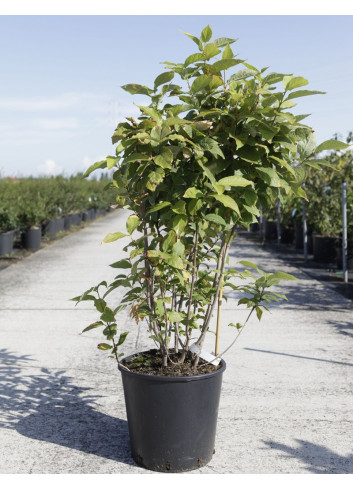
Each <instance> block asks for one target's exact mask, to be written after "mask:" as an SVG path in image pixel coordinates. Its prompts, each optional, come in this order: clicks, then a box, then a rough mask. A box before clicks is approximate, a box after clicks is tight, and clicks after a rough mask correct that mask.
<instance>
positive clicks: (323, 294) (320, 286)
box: [225, 238, 352, 311]
mask: <svg viewBox="0 0 353 489" xmlns="http://www.w3.org/2000/svg"><path fill="white" fill-rule="evenodd" d="M230 255H231V256H232V257H233V258H236V260H237V261H241V260H247V261H250V262H251V261H257V262H259V259H260V260H261V256H262V255H263V264H261V263H260V264H259V267H260V268H262V269H263V270H264V271H265V272H267V273H272V272H275V271H277V270H281V269H282V268H285V267H286V264H287V263H286V259H285V258H284V257H283V256H281V257H275V256H273V255H272V256H271V255H270V258H271V260H272V258H273V259H274V262H272V261H271V262H269V260H268V258H269V257H268V252H264V251H263V250H262V249H261V248H260V247H259V246H258V245H257V244H253V243H252V242H251V241H249V240H246V239H244V238H240V239H239V240H238V242H237V243H236V244H234V245H233V246H232V248H231V249H230ZM277 262H278V263H277ZM272 267H275V269H272ZM236 268H237V269H239V270H242V269H244V267H243V266H242V265H239V266H238V267H237V266H236ZM296 272H297V273H296ZM292 274H293V275H294V276H296V277H297V278H299V279H300V283H298V282H288V281H287V282H285V284H283V283H280V284H279V285H278V286H276V287H274V288H273V290H275V291H278V292H281V293H284V294H285V295H286V296H287V298H288V302H287V301H282V300H281V301H280V302H278V303H276V302H272V303H271V308H276V307H281V309H296V310H298V309H302V310H310V311H313V310H314V311H315V310H320V311H322V310H329V311H342V310H347V307H349V308H351V307H352V304H351V303H347V300H346V298H344V297H342V296H341V295H340V294H339V293H335V291H333V289H332V288H330V287H328V286H326V284H325V283H322V282H320V281H318V280H313V277H311V276H309V275H307V274H306V273H304V272H303V271H301V270H299V269H298V271H296V270H295V271H294V272H292ZM244 283H245V282H244ZM349 285H351V284H349ZM225 295H226V296H227V297H228V298H229V299H235V300H239V299H240V298H241V297H243V296H244V295H240V294H239V293H237V292H227V293H226V294H225Z"/></svg>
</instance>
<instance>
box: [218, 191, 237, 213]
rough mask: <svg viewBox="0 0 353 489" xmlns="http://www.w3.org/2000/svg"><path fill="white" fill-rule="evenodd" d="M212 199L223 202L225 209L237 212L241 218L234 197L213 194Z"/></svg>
mask: <svg viewBox="0 0 353 489" xmlns="http://www.w3.org/2000/svg"><path fill="white" fill-rule="evenodd" d="M212 197H213V198H214V199H216V200H218V201H219V202H221V204H223V205H224V206H225V207H228V208H229V209H232V210H233V211H235V212H236V213H237V214H238V215H239V216H240V211H239V207H238V204H237V203H236V202H235V200H234V199H232V197H230V196H229V195H215V194H213V195H212Z"/></svg>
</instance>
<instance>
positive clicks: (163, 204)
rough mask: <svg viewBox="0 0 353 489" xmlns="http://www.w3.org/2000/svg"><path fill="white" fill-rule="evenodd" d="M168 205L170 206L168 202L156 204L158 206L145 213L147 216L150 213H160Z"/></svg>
mask: <svg viewBox="0 0 353 489" xmlns="http://www.w3.org/2000/svg"><path fill="white" fill-rule="evenodd" d="M169 205H171V203H170V202H158V204H156V205H154V206H153V207H151V209H150V210H149V211H148V212H147V214H151V212H157V211H160V210H161V209H164V207H168V206H169Z"/></svg>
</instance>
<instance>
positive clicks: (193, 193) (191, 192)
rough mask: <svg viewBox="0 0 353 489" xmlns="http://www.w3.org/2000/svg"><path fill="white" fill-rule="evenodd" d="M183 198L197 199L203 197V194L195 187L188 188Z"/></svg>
mask: <svg viewBox="0 0 353 489" xmlns="http://www.w3.org/2000/svg"><path fill="white" fill-rule="evenodd" d="M183 197H184V198H186V199H197V198H201V197H203V193H202V192H201V191H200V190H198V189H197V188H195V187H189V188H188V189H187V190H186V191H185V193H184V195H183Z"/></svg>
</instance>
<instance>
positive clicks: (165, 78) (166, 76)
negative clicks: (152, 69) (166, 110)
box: [154, 71, 174, 89]
mask: <svg viewBox="0 0 353 489" xmlns="http://www.w3.org/2000/svg"><path fill="white" fill-rule="evenodd" d="M173 78H174V72H173V71H166V72H165V73H161V74H160V75H158V76H157V78H156V79H155V80H154V88H155V89H156V88H157V87H159V86H160V85H163V84H164V83H167V82H169V81H170V80H172V79H173Z"/></svg>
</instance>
